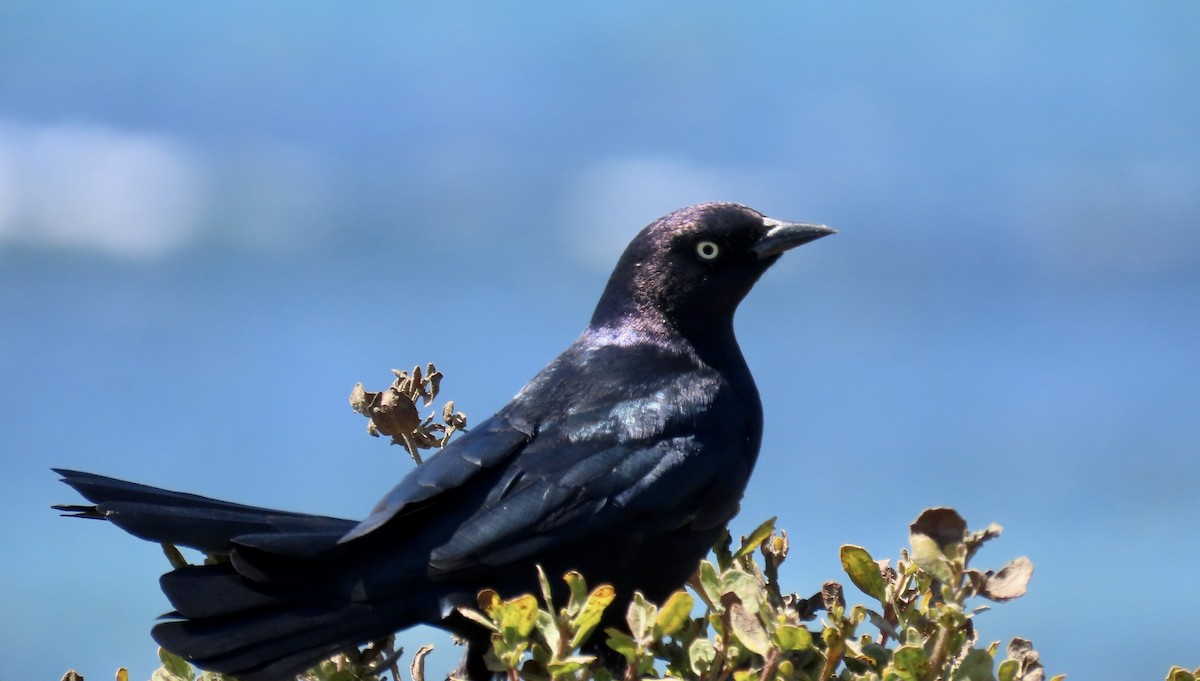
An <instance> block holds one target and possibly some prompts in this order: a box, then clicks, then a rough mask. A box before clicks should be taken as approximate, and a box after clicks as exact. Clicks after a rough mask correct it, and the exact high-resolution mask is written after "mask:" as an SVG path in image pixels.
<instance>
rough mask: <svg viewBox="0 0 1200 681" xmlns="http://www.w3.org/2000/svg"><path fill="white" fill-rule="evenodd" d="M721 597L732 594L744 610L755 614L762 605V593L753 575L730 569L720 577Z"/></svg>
mask: <svg viewBox="0 0 1200 681" xmlns="http://www.w3.org/2000/svg"><path fill="white" fill-rule="evenodd" d="M720 592H721V595H722V596H723V595H725V594H730V593H731V594H734V595H735V596H737V597H738V600H740V601H741V602H742V605H743V606H744V607H745V608H746V610H748V611H750V612H752V613H756V612H758V609H759V606H760V605H762V596H763V591H762V587H761V586H760V585H759V583H758V579H757V578H755V576H754V575H752V574H750V573H748V572H743V571H741V570H737V569H732V570H729V571H727V572H726V573H725V574H723V575H721V588H720Z"/></svg>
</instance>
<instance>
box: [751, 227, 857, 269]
mask: <svg viewBox="0 0 1200 681" xmlns="http://www.w3.org/2000/svg"><path fill="white" fill-rule="evenodd" d="M763 225H765V226H766V228H767V233H766V234H764V235H763V236H762V238H761V239H759V240H758V243H756V244H754V246H753V247H752V248H753V249H754V252H755V253H756V254H757V255H758V257H759V258H760V259H761V258H769V257H771V256H773V255H779V254H780V253H783V252H784V251H786V250H789V249H792V248H795V247H797V246H800V245H803V244H806V243H808V242H810V241H813V240H815V239H820V238H821V237H823V236H829V235H830V234H837V230H836V229H830V228H828V227H826V226H825V225H806V224H804V223H802V222H784V221H782V220H775V219H773V218H763Z"/></svg>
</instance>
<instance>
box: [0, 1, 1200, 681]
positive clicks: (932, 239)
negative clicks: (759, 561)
mask: <svg viewBox="0 0 1200 681" xmlns="http://www.w3.org/2000/svg"><path fill="white" fill-rule="evenodd" d="M1197 26H1200V5H1197V4H1195V3H1185V2H1143V3H1127V4H1117V5H1111V6H1110V5H1105V6H1100V5H1096V4H1093V3H1082V2H1063V3H1050V4H1047V3H1003V4H1002V3H987V4H980V3H971V4H964V3H928V4H920V5H916V4H913V5H908V4H900V3H886V2H862V3H822V4H817V3H787V4H784V3H777V4H774V5H771V4H763V5H759V6H757V7H756V8H754V9H750V10H746V9H743V8H737V9H735V8H734V7H733V6H732V5H728V4H721V3H658V4H654V5H653V6H643V4H641V3H570V4H567V5H562V6H556V7H551V8H546V7H534V6H531V5H523V6H513V5H504V6H499V5H493V4H487V3H439V4H437V5H434V6H429V7H423V8H415V7H414V8H404V7H400V6H397V5H394V4H388V3H356V4H354V5H353V6H352V7H347V6H341V7H335V6H333V5H328V6H318V5H299V4H296V3H259V4H255V5H253V6H250V7H247V6H246V5H243V4H237V3H208V4H205V5H203V6H199V5H193V6H183V5H169V6H164V5H161V4H159V3H132V2H131V3H122V4H119V5H113V4H111V3H108V4H86V3H74V4H68V3H34V2H17V3H7V4H6V5H5V6H4V7H3V8H0V377H2V379H3V380H2V381H0V457H3V464H4V470H5V471H6V474H5V475H4V476H3V478H0V489H2V491H3V494H2V495H0V499H3V502H2V503H3V505H4V506H3V514H2V515H3V517H4V518H5V520H4V521H2V522H0V545H3V546H4V547H6V553H5V554H4V558H5V559H4V560H3V561H2V562H0V566H2V567H0V603H2V604H3V605H2V607H0V612H2V613H3V616H0V679H2V680H3V681H17V680H19V679H45V678H58V677H60V676H61V674H62V673H63V672H64V671H65V670H66V669H67V668H70V667H74V668H76V669H78V670H80V671H81V672H82V673H83V674H85V675H87V676H89V677H97V678H105V677H106V676H107V675H109V674H112V673H113V672H114V671H115V669H116V668H117V667H118V666H122V665H123V666H128V667H129V668H130V670H131V673H132V677H133V678H137V679H144V678H148V677H149V674H150V672H151V670H152V669H153V668H154V666H155V664H154V662H155V660H154V645H153V643H152V642H151V640H150V639H149V636H148V630H149V627H150V625H151V623H152V621H153V619H154V618H155V617H156V616H157V615H159V614H160V613H162V612H163V611H165V610H166V609H167V605H166V602H165V600H164V599H163V597H162V596H161V594H160V593H159V592H158V590H157V587H156V583H155V580H156V578H157V576H158V575H159V574H160V573H161V572H162V571H163V570H164V569H165V568H166V567H167V564H166V562H165V559H163V558H162V556H161V554H160V552H159V550H158V548H157V547H155V546H153V545H149V544H145V543H143V542H139V541H137V540H134V539H132V538H130V537H127V536H125V535H123V534H122V533H120V532H118V531H116V530H115V529H113V528H108V527H104V526H101V525H99V524H93V523H85V522H81V521H68V520H63V519H60V518H58V517H57V516H56V515H55V514H54V513H53V512H51V511H50V510H49V509H48V506H49V505H50V504H51V503H56V502H70V501H73V500H74V499H75V498H74V497H73V495H72V494H71V493H70V491H69V490H68V489H66V488H65V487H63V486H61V485H60V484H59V483H57V482H56V480H55V477H54V476H53V475H52V474H51V473H50V472H49V470H48V468H49V467H50V466H65V467H74V468H80V469H84V470H90V471H96V472H101V473H107V474H111V475H115V476H119V477H126V478H132V479H136V480H139V481H143V482H147V483H151V484H157V485H163V486H168V487H176V488H182V489H186V490H188V491H194V492H200V493H205V494H210V495H213V496H218V497H222V498H228V499H232V500H237V501H242V502H249V503H256V504H262V505H271V506H278V507H283V508H289V509H295V510H307V511H314V512H320V513H327V514H336V515H343V516H348V517H354V516H362V515H364V514H365V513H366V512H367V511H368V509H369V508H370V507H371V506H372V505H373V503H374V501H375V500H376V499H377V498H378V497H379V496H381V495H382V494H383V493H384V492H385V491H386V490H387V489H388V488H389V487H390V486H391V484H392V483H393V482H394V481H395V480H396V479H398V478H399V477H400V476H401V475H403V473H404V471H406V470H407V467H408V464H407V463H406V460H405V457H404V456H403V455H402V452H400V451H398V450H397V449H396V448H392V449H389V448H387V447H385V446H384V445H383V443H382V442H381V441H378V440H372V439H370V438H367V437H366V436H364V435H363V426H364V422H363V420H362V419H361V417H359V416H358V415H356V414H354V413H352V412H351V411H350V409H349V408H348V406H347V403H346V397H347V395H348V394H349V391H350V389H351V388H352V387H353V385H354V383H356V382H358V381H364V382H366V383H367V385H368V387H371V386H375V387H379V386H382V385H385V384H386V383H387V382H389V373H388V370H389V369H391V368H393V367H398V368H406V367H411V366H412V365H414V364H417V363H424V362H426V361H431V360H432V361H435V362H437V363H438V365H439V366H440V367H441V368H442V369H443V370H444V371H445V373H446V374H447V379H446V382H445V384H444V391H445V394H446V396H447V397H450V398H452V399H454V400H455V401H456V402H457V404H458V405H459V407H460V408H462V409H464V410H465V411H466V412H467V413H468V415H470V416H471V417H473V418H474V419H475V420H479V419H481V418H483V417H485V416H486V415H488V414H490V413H491V412H492V411H493V410H494V409H496V408H498V407H499V406H500V405H502V404H503V403H504V401H506V400H507V399H508V398H509V397H511V395H512V394H514V393H515V392H516V391H517V390H518V389H519V388H520V387H521V385H523V383H524V382H525V380H527V379H528V378H529V377H530V376H532V375H533V374H534V373H535V372H536V371H537V370H538V369H539V368H540V367H541V366H542V365H543V364H544V363H545V362H546V361H548V360H549V359H551V358H552V357H553V356H554V355H555V354H556V353H557V352H558V351H559V350H561V349H562V348H563V347H564V346H565V345H566V344H567V343H569V342H570V341H571V340H572V339H573V338H574V337H575V335H576V334H577V333H578V332H579V331H580V330H581V329H582V328H583V325H584V324H585V323H586V320H587V318H588V316H589V315H590V312H591V307H592V305H593V304H594V302H595V299H596V297H597V296H598V294H599V291H600V289H601V288H602V286H603V283H604V281H605V279H606V277H607V274H608V270H609V268H610V267H611V266H612V263H613V262H614V261H615V258H616V256H617V255H618V254H619V252H620V250H621V248H622V247H623V245H624V244H625V243H626V242H627V241H628V239H629V238H630V237H631V236H632V235H633V234H634V233H635V232H636V231H637V230H638V229H639V228H640V227H641V226H643V225H644V224H646V223H647V222H649V221H651V220H653V219H654V218H656V217H658V216H659V215H661V214H663V213H666V212H668V211H670V210H672V209H675V208H678V207H681V206H684V205H687V204H690V203H695V202H698V201H704V200H733V201H739V202H742V203H746V204H749V205H751V206H754V207H755V208H758V209H759V210H762V211H763V212H765V213H767V214H769V215H772V216H774V217H778V218H783V219H794V220H805V221H816V222H824V223H827V224H830V225H832V226H835V227H837V228H838V229H839V230H840V233H839V234H838V235H837V236H836V237H834V238H831V239H825V240H822V241H820V242H818V243H814V244H812V245H810V246H806V247H804V248H802V249H800V250H799V251H796V252H795V253H791V254H789V255H788V257H787V258H785V259H784V260H783V261H782V262H781V263H780V264H779V265H778V266H776V268H775V269H774V270H772V271H771V272H770V273H769V274H768V275H767V276H766V277H764V279H763V280H762V281H761V282H760V284H759V285H758V286H757V288H756V289H755V291H754V292H753V293H752V294H751V296H750V297H749V298H748V299H747V301H746V303H745V304H744V305H743V307H742V309H741V311H740V313H739V317H738V320H737V328H738V334H739V337H740V339H741V342H742V346H743V349H744V351H745V354H746V355H747V358H748V361H749V363H750V365H751V367H752V369H754V371H755V373H756V376H757V378H758V382H759V387H760V390H761V392H762V395H763V402H764V404H765V410H766V435H765V439H764V444H763V452H762V456H761V457H760V463H759V467H758V471H757V472H756V475H755V477H754V479H753V480H752V482H751V485H750V489H749V492H748V497H747V500H746V502H745V503H744V505H743V511H742V515H741V516H740V517H739V518H738V519H737V521H736V523H735V526H734V529H735V531H737V530H740V531H748V530H749V529H751V528H752V527H753V526H754V525H756V524H757V523H758V522H759V521H761V520H762V519H764V518H766V517H769V516H772V515H778V516H779V525H780V526H782V527H785V528H787V529H788V530H789V531H790V533H791V536H792V545H793V549H792V557H791V558H790V560H789V566H790V570H789V571H788V573H787V574H786V575H785V577H786V579H787V582H788V585H789V586H790V588H793V589H795V590H796V591H808V590H815V589H816V588H818V586H819V584H820V583H821V582H822V581H824V580H826V579H831V578H837V577H838V575H839V574H840V570H839V568H838V565H837V547H838V546H839V545H840V544H842V543H856V544H861V545H865V546H867V547H868V548H869V549H870V550H872V551H873V552H874V553H876V554H877V555H892V554H895V553H896V551H897V550H898V549H899V548H900V547H901V546H903V545H904V543H905V541H906V530H907V524H908V523H909V522H910V521H911V520H912V519H913V518H914V517H915V516H916V514H917V513H918V512H919V511H920V509H922V508H924V507H927V506H935V505H952V506H955V507H957V508H959V509H960V511H962V512H963V514H964V515H965V516H966V517H967V519H968V520H969V521H970V522H971V523H972V524H973V526H975V527H982V526H984V525H986V524H987V523H990V522H998V523H1001V524H1002V525H1004V527H1005V528H1006V532H1005V534H1004V536H1003V537H1002V538H1001V539H1000V540H998V541H997V542H995V543H994V545H993V546H990V547H989V548H988V549H987V550H985V552H984V553H983V554H982V555H981V557H980V559H981V561H982V562H983V563H990V566H994V567H999V565H1001V564H1002V563H1003V562H1005V561H1007V560H1008V559H1009V558H1012V557H1015V556H1017V555H1028V556H1029V557H1030V558H1031V559H1032V560H1033V562H1034V565H1035V567H1036V572H1035V575H1034V578H1033V582H1032V584H1031V592H1030V593H1029V595H1027V596H1026V597H1025V598H1023V599H1021V600H1019V601H1016V602H1014V603H1011V604H1006V605H1003V606H1000V607H997V608H996V609H995V610H993V611H992V612H989V613H987V614H985V615H983V616H982V617H981V620H980V623H979V626H980V629H981V631H983V633H984V637H985V638H989V639H1005V640H1007V637H1009V636H1012V635H1018V634H1019V635H1023V636H1026V637H1028V638H1031V639H1032V640H1033V641H1034V643H1035V645H1036V646H1037V647H1038V648H1039V650H1040V651H1041V653H1042V656H1043V660H1044V662H1045V663H1046V665H1047V668H1048V669H1049V670H1050V671H1051V672H1052V673H1060V672H1062V673H1068V674H1071V675H1072V676H1073V677H1074V678H1138V677H1141V678H1156V677H1158V676H1161V675H1162V674H1165V672H1166V670H1167V668H1168V667H1169V666H1170V665H1171V664H1176V663H1178V664H1184V665H1189V666H1191V667H1195V666H1198V665H1200V658H1197V657H1196V648H1195V644H1194V637H1193V635H1192V630H1193V628H1194V613H1195V612H1196V609H1197V607H1198V606H1200V582H1198V580H1196V578H1195V565H1196V564H1197V563H1200V541H1198V539H1200V537H1197V530H1196V527H1195V522H1194V520H1193V519H1194V518H1195V517H1197V516H1198V515H1200V497H1198V496H1197V495H1196V494H1195V490H1196V489H1197V487H1198V486H1200V455H1198V454H1200V418H1198V417H1197V414H1200V305H1197V303H1196V301H1197V300H1198V294H1200V229H1198V225H1200V126H1197V124H1196V111H1197V110H1198V109H1200V88H1197V87H1196V77H1197V73H1198V67H1200V39H1198V38H1200V35H1197V29H1196V27H1197ZM406 640H407V641H408V646H409V649H410V650H413V649H415V648H416V646H417V645H419V644H420V643H423V642H425V641H426V640H432V641H434V642H435V643H437V644H438V645H439V649H440V650H441V651H443V652H442V653H440V654H441V655H442V657H441V658H440V659H441V660H443V662H441V664H442V665H443V667H445V666H446V665H448V664H449V662H448V661H449V660H451V659H453V657H454V654H455V651H451V650H449V647H450V646H449V644H448V641H447V640H446V639H445V637H442V636H440V635H438V634H436V633H435V632H429V631H423V632H417V633H416V634H414V635H411V636H410V637H408V639H406ZM1099 651H1105V652H1099ZM438 659H439V658H435V663H434V664H435V666H434V667H432V668H431V670H436V671H442V668H438V667H436V664H438V662H437V660H438Z"/></svg>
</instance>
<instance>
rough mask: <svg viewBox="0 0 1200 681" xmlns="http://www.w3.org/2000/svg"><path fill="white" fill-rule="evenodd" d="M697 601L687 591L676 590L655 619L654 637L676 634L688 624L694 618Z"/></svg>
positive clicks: (659, 637)
mask: <svg viewBox="0 0 1200 681" xmlns="http://www.w3.org/2000/svg"><path fill="white" fill-rule="evenodd" d="M695 604H696V601H695V600H693V599H692V597H691V596H689V595H688V593H687V592H686V591H676V592H675V593H673V594H671V597H670V598H668V599H667V602H666V603H664V604H663V606H662V609H661V610H659V612H658V617H657V618H655V620H654V638H656V639H661V638H663V637H664V636H674V635H675V634H676V633H677V632H679V630H681V629H683V628H684V627H686V626H687V624H688V622H690V621H691V618H692V606H694V605H695Z"/></svg>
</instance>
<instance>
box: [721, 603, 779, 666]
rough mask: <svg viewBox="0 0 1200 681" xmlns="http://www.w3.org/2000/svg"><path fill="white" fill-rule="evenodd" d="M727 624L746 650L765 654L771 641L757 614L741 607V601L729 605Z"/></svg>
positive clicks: (760, 654) (761, 654) (763, 655)
mask: <svg viewBox="0 0 1200 681" xmlns="http://www.w3.org/2000/svg"><path fill="white" fill-rule="evenodd" d="M729 624H730V626H731V627H732V628H733V635H734V636H736V637H737V640H738V642H739V643H741V644H742V645H743V646H744V647H745V648H746V650H749V651H750V652H752V653H754V654H756V655H759V656H762V657H766V656H767V651H768V650H769V649H770V645H771V643H770V641H769V640H768V639H767V630H766V629H765V628H763V624H762V622H761V621H759V619H758V615H756V614H754V613H752V612H750V611H749V610H747V609H746V608H744V607H742V604H741V603H734V604H732V605H730V606H729Z"/></svg>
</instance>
